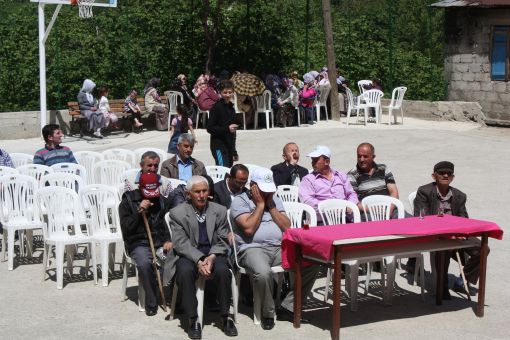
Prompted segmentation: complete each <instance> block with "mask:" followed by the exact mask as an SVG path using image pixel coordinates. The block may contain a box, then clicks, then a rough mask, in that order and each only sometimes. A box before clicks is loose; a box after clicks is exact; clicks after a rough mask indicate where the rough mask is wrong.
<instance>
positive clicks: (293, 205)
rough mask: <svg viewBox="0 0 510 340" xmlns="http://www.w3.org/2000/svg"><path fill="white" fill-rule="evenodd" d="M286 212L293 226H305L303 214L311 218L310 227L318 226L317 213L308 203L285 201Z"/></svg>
mask: <svg viewBox="0 0 510 340" xmlns="http://www.w3.org/2000/svg"><path fill="white" fill-rule="evenodd" d="M283 207H284V208H285V213H286V214H287V216H288V217H289V219H290V223H291V226H290V227H291V228H301V227H302V226H303V214H306V215H307V217H308V218H309V219H310V227H315V226H317V213H316V212H315V210H314V209H313V208H312V207H311V206H309V205H308V204H304V203H299V202H283Z"/></svg>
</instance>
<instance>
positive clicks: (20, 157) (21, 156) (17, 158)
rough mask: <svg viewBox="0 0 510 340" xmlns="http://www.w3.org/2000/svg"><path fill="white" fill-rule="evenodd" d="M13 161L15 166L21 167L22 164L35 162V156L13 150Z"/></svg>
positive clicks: (11, 154)
mask: <svg viewBox="0 0 510 340" xmlns="http://www.w3.org/2000/svg"><path fill="white" fill-rule="evenodd" d="M9 156H11V160H12V163H13V164H14V167H15V168H17V167H20V166H22V165H27V164H32V163H33V162H34V156H33V155H29V154H27V153H21V152H13V153H10V154H9Z"/></svg>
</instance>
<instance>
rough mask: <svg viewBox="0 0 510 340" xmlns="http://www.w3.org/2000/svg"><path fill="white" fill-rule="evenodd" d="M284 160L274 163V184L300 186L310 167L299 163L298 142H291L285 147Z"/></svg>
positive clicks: (272, 168) (272, 169)
mask: <svg viewBox="0 0 510 340" xmlns="http://www.w3.org/2000/svg"><path fill="white" fill-rule="evenodd" d="M282 157H283V162H282V163H278V164H276V165H273V166H272V167H271V171H272V172H273V177H274V184H275V185H276V186H277V187H278V186H279V185H283V184H286V185H295V186H299V184H300V182H301V179H303V177H305V176H306V175H308V169H306V168H304V167H302V166H300V165H298V162H299V147H298V145H297V144H296V143H294V142H290V143H287V144H285V146H284V147H283V153H282Z"/></svg>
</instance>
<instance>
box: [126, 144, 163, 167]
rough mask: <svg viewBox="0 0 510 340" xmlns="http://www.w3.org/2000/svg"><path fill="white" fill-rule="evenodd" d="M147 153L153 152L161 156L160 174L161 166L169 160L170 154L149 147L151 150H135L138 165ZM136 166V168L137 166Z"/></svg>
mask: <svg viewBox="0 0 510 340" xmlns="http://www.w3.org/2000/svg"><path fill="white" fill-rule="evenodd" d="M147 151H153V152H155V153H157V154H158V156H159V168H158V173H159V171H160V170H161V164H163V162H164V161H165V160H166V159H167V158H168V157H167V156H168V154H167V153H166V152H165V151H163V150H161V149H159V148H152V147H149V148H138V149H135V150H134V151H133V152H134V153H135V162H136V163H137V164H138V163H139V162H140V161H141V158H142V155H143V154H144V153H146V152H147ZM137 164H135V166H136V165H137Z"/></svg>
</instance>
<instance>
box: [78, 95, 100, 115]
mask: <svg viewBox="0 0 510 340" xmlns="http://www.w3.org/2000/svg"><path fill="white" fill-rule="evenodd" d="M78 105H79V106H80V111H82V110H83V111H86V110H91V109H92V108H94V107H97V99H96V98H94V101H93V102H92V103H91V102H89V100H88V98H87V93H85V92H83V91H80V93H78Z"/></svg>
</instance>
